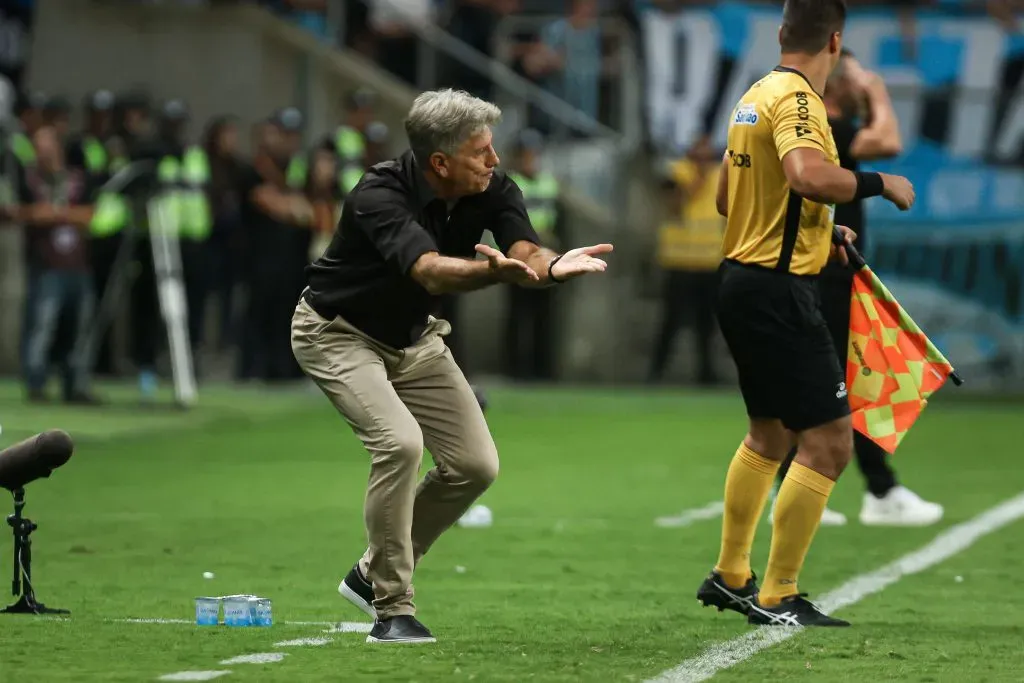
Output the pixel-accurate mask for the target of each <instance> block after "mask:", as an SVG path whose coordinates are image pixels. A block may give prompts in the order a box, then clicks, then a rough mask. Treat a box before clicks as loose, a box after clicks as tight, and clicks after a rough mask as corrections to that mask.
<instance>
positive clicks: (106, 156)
mask: <svg viewBox="0 0 1024 683" xmlns="http://www.w3.org/2000/svg"><path fill="white" fill-rule="evenodd" d="M113 133H114V94H113V93H112V92H110V91H109V90H97V91H96V92H94V93H91V94H90V95H89V96H88V97H87V98H86V101H85V129H84V131H83V133H82V134H81V135H78V136H75V137H73V138H72V139H71V141H70V142H69V143H68V146H67V149H68V152H67V160H68V166H70V167H71V168H75V169H79V170H82V171H84V172H85V174H86V176H87V177H88V178H89V182H90V183H91V185H92V186H93V187H96V188H98V187H100V186H102V185H103V184H104V183H105V182H107V181H108V180H110V178H111V176H112V175H113V174H114V173H116V172H117V171H119V170H120V169H121V168H123V167H124V166H125V164H127V163H128V159H127V157H126V152H125V149H124V145H123V143H121V141H120V140H119V139H116V138H114V137H113ZM95 200H96V208H95V212H94V214H93V218H92V222H91V223H90V231H89V232H90V235H89V252H90V257H91V258H90V261H91V263H92V276H93V287H94V289H95V291H96V296H97V299H99V300H102V297H103V295H104V293H105V292H106V291H107V286H108V284H109V283H110V281H111V277H112V276H113V272H114V264H115V262H116V258H117V253H118V250H119V249H120V247H121V242H122V239H123V234H124V233H123V229H124V228H125V226H126V225H127V224H128V220H129V218H130V214H131V208H130V205H129V202H128V199H127V198H126V197H124V196H122V195H119V194H116V193H112V192H101V193H99V194H98V195H97V196H96V198H95ZM95 363H96V365H95V368H94V371H95V373H96V374H113V373H114V370H115V368H114V356H113V346H112V342H111V334H110V330H109V328H108V329H107V330H105V331H104V334H103V336H102V337H101V338H100V340H99V345H98V348H97V349H96V356H95Z"/></svg>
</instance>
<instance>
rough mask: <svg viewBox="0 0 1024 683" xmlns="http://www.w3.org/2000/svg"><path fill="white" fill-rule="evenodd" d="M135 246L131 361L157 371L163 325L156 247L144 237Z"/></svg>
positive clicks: (142, 368) (141, 370)
mask: <svg viewBox="0 0 1024 683" xmlns="http://www.w3.org/2000/svg"><path fill="white" fill-rule="evenodd" d="M135 246H136V249H135V280H134V282H133V283H132V289H131V340H132V343H131V350H132V362H134V363H135V368H136V369H137V370H138V371H140V372H156V359H157V354H158V353H159V351H160V347H161V337H162V335H163V334H164V325H163V316H162V314H161V310H160V297H159V294H158V292H157V278H156V268H155V267H154V265H153V247H152V245H151V244H150V241H149V237H142V238H141V239H139V240H138V241H137V242H136V243H135Z"/></svg>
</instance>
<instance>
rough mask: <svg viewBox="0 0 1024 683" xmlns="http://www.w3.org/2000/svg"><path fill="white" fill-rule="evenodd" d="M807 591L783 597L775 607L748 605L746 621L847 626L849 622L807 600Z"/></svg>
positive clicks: (778, 624) (754, 622)
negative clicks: (831, 614)
mask: <svg viewBox="0 0 1024 683" xmlns="http://www.w3.org/2000/svg"><path fill="white" fill-rule="evenodd" d="M806 595H807V593H799V594H797V595H791V596H789V597H787V598H783V599H782V602H780V603H779V604H778V605H776V606H775V607H761V606H760V605H759V604H758V603H757V601H756V600H755V601H754V603H753V604H752V605H751V606H750V613H749V614H748V615H747V621H748V622H750V623H751V624H757V625H758V626H849V625H850V622H848V621H843V620H842V619H836V618H835V617H830V616H829V615H827V614H825V613H824V612H822V611H821V609H820V608H818V606H817V605H815V604H814V603H813V602H811V601H810V600H808V599H807V598H806V597H805V596H806Z"/></svg>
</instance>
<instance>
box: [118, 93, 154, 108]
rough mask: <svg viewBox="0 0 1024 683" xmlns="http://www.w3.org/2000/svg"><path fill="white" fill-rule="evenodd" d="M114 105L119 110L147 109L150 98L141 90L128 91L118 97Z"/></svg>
mask: <svg viewBox="0 0 1024 683" xmlns="http://www.w3.org/2000/svg"><path fill="white" fill-rule="evenodd" d="M116 104H117V105H118V106H119V107H120V108H121V109H147V110H148V109H149V107H150V98H149V94H148V93H146V91H144V90H142V89H138V88H136V89H133V90H129V91H127V92H125V93H122V94H121V95H118V97H117V101H116Z"/></svg>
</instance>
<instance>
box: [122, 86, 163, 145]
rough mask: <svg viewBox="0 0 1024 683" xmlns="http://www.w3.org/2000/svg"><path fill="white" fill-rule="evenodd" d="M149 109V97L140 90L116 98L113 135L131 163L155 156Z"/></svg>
mask: <svg viewBox="0 0 1024 683" xmlns="http://www.w3.org/2000/svg"><path fill="white" fill-rule="evenodd" d="M150 107H151V104H150V98H149V95H148V94H146V92H144V91H142V90H138V89H136V90H130V91H128V92H125V93H122V94H121V95H120V96H118V97H117V98H116V106H115V108H114V135H116V136H117V137H118V138H119V139H120V140H121V144H123V145H124V147H125V149H126V151H127V153H128V155H129V157H130V158H131V159H132V160H133V161H135V160H139V159H143V158H154V156H155V155H154V153H153V146H152V144H151V139H150V135H151V133H152V125H153V120H152V113H151V111H150Z"/></svg>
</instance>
